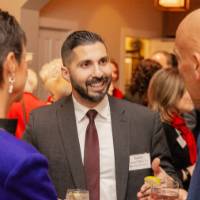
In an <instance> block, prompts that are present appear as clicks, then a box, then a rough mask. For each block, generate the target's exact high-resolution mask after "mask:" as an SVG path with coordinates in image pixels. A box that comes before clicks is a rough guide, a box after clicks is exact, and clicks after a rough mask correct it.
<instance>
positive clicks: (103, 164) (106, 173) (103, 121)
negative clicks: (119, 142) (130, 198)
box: [72, 95, 117, 200]
mask: <svg viewBox="0 0 200 200" xmlns="http://www.w3.org/2000/svg"><path fill="white" fill-rule="evenodd" d="M72 99H73V103H74V110H75V116H76V125H77V130H78V138H79V144H80V149H81V158H82V162H83V163H84V148H85V133H86V128H87V126H88V123H89V119H88V117H87V116H86V113H87V112H88V110H89V108H87V107H85V106H83V105H81V104H80V103H78V102H77V101H76V99H75V97H74V96H73V95H72ZM93 109H95V110H96V111H97V112H98V114H97V116H96V118H95V125H96V129H97V133H98V137H99V152H100V200H116V199H117V195H116V178H115V155H114V147H113V134H112V126H111V115H110V105H109V101H108V96H105V97H104V99H103V100H102V101H101V102H100V103H99V104H98V105H97V106H96V107H95V108H93Z"/></svg>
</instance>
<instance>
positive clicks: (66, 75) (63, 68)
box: [61, 66, 70, 82]
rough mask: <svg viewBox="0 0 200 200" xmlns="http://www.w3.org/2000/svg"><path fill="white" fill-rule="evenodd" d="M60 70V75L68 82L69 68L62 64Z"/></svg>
mask: <svg viewBox="0 0 200 200" xmlns="http://www.w3.org/2000/svg"><path fill="white" fill-rule="evenodd" d="M61 71H62V76H63V78H64V79H65V80H66V81H68V82H70V77H69V69H68V67H65V66H62V67H61Z"/></svg>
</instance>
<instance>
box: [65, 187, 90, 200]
mask: <svg viewBox="0 0 200 200" xmlns="http://www.w3.org/2000/svg"><path fill="white" fill-rule="evenodd" d="M66 200H89V191H88V190H83V189H68V190H67V195H66Z"/></svg>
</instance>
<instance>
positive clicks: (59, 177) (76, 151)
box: [24, 96, 176, 200]
mask: <svg viewBox="0 0 200 200" xmlns="http://www.w3.org/2000/svg"><path fill="white" fill-rule="evenodd" d="M109 103H110V108H111V121H112V131H113V142H114V152H115V168H116V169H115V173H116V189H117V199H118V200H125V199H128V200H131V199H136V194H137V191H138V190H139V189H140V187H141V185H142V184H143V183H144V177H145V176H147V175H150V174H151V173H152V171H151V169H141V170H134V171H129V156H130V155H134V154H141V153H145V152H146V153H150V155H151V160H152V159H153V158H155V157H160V158H161V164H162V166H163V168H164V169H165V170H166V171H167V172H168V173H169V174H171V175H173V176H176V173H175V171H174V169H173V167H172V165H171V163H170V162H171V160H170V154H169V150H168V147H167V144H166V139H165V136H164V134H163V129H162V128H161V123H160V121H159V116H158V115H157V114H156V113H152V112H150V111H148V109H147V108H144V107H142V106H138V105H136V104H133V103H130V102H127V101H123V100H117V99H115V98H113V97H109ZM97 131H98V130H97ZM24 138H25V140H26V141H28V142H30V143H31V144H32V145H33V146H35V147H36V148H37V149H38V150H39V151H40V152H41V153H42V154H44V155H45V156H46V157H47V158H48V160H49V172H50V176H51V178H52V181H53V183H54V185H55V187H56V190H57V193H58V196H59V197H60V198H63V197H64V196H65V194H66V191H67V189H72V188H82V189H85V188H86V184H85V177H84V167H83V163H82V160H81V152H80V146H79V140H78V134H77V127H76V120H75V113H74V106H73V101H72V97H71V96H70V97H68V98H64V99H62V100H60V101H58V102H56V103H55V104H52V105H50V106H46V107H42V108H39V109H37V110H35V111H33V112H32V114H31V117H30V122H29V125H28V126H27V129H26V133H25V135H24Z"/></svg>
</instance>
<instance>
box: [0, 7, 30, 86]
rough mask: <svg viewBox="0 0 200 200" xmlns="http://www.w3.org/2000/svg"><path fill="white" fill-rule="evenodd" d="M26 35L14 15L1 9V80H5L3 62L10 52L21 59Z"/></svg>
mask: <svg viewBox="0 0 200 200" xmlns="http://www.w3.org/2000/svg"><path fill="white" fill-rule="evenodd" d="M25 44H26V36H25V33H24V31H23V30H22V28H21V27H20V25H19V23H18V22H17V20H16V19H15V17H14V16H12V15H10V14H9V13H8V12H6V11H2V10H1V9H0V82H2V80H3V63H4V61H5V58H6V57H7V55H8V53H9V52H13V53H14V55H15V58H16V60H17V61H18V62H20V61H21V56H22V52H23V45H25Z"/></svg>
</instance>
